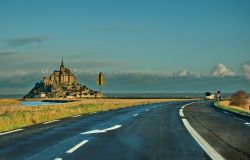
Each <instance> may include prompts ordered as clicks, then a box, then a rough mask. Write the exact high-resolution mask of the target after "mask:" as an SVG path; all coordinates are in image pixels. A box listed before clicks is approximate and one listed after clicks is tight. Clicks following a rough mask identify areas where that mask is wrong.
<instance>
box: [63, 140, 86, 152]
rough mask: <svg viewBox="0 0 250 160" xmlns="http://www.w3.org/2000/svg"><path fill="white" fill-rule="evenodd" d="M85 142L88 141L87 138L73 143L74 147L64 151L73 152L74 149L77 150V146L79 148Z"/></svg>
mask: <svg viewBox="0 0 250 160" xmlns="http://www.w3.org/2000/svg"><path fill="white" fill-rule="evenodd" d="M87 142H88V140H83V141H82V142H80V143H78V144H77V145H75V146H74V147H72V148H71V149H69V150H68V151H67V152H66V153H73V152H74V151H75V150H77V149H78V148H80V147H81V146H83V145H84V144H85V143H87Z"/></svg>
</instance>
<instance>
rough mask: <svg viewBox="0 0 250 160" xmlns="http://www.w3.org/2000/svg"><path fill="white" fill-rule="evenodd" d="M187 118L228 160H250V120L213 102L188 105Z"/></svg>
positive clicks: (185, 109)
mask: <svg viewBox="0 0 250 160" xmlns="http://www.w3.org/2000/svg"><path fill="white" fill-rule="evenodd" d="M184 115H185V118H187V120H188V121H189V123H190V124H191V125H192V127H193V128H194V129H195V130H196V131H197V132H198V133H199V134H200V135H201V136H202V137H203V138H204V139H205V140H206V142H208V143H209V144H210V145H211V146H212V147H213V148H215V149H216V151H217V152H218V153H219V154H220V155H222V156H223V157H224V158H225V159H229V160H240V159H242V160H250V118H248V117H245V116H239V115H237V114H233V113H231V112H228V111H225V110H222V109H219V108H216V107H215V106H213V104H212V102H209V101H204V102H200V103H194V104H192V105H188V106H187V107H185V108H184Z"/></svg>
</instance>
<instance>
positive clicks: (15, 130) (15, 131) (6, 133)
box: [0, 128, 24, 136]
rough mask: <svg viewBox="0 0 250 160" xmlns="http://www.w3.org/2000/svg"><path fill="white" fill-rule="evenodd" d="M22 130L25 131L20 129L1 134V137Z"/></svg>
mask: <svg viewBox="0 0 250 160" xmlns="http://www.w3.org/2000/svg"><path fill="white" fill-rule="evenodd" d="M22 130H24V129H22V128H20V129H16V130H12V131H9V132H3V133H0V136H2V135H6V134H10V133H13V132H18V131H22Z"/></svg>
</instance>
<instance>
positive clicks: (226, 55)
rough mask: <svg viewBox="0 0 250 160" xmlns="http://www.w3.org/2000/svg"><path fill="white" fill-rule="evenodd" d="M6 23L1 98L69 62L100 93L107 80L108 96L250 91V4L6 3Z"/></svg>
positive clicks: (177, 0)
mask: <svg viewBox="0 0 250 160" xmlns="http://www.w3.org/2000/svg"><path fill="white" fill-rule="evenodd" d="M0 19H1V21H0V35H1V37H0V42H1V43H0V57H1V59H0V87H1V90H0V94H4V93H14V92H18V93H25V92H27V90H29V89H30V87H32V86H33V85H34V83H35V82H36V81H39V79H40V78H41V77H42V76H44V75H48V74H49V73H51V72H52V71H53V70H54V69H57V67H58V65H59V64H60V60H61V57H62V56H63V57H64V59H65V64H66V66H67V67H69V68H71V69H72V70H73V71H74V73H75V74H76V75H77V76H78V77H79V81H80V82H81V83H84V84H86V85H87V86H90V87H92V88H97V86H95V81H94V79H95V76H96V74H97V73H98V72H100V71H102V72H104V73H105V74H106V76H107V79H108V80H109V81H110V83H108V84H107V86H106V91H107V92H182V91H183V92H202V91H205V90H216V89H221V90H224V91H227V92H232V91H235V90H237V89H244V90H247V91H250V83H249V81H250V80H249V77H250V76H249V71H250V62H249V61H250V58H249V57H250V56H249V55H250V54H249V52H250V29H249V28H250V21H249V19H250V1H248V0H237V1H236V0H219V1H218V0H189V1H186V0H164V1H163V0H162V1H160V0H151V1H149V0H144V1H142V0H140V1H139V0H126V1H125V0H123V1H122V0H105V1H104V0H60V1H59V0H40V1H39V0H22V1H18V0H1V1H0ZM145 78H146V79H148V80H147V81H146V82H147V83H145ZM124 80H125V81H124ZM211 81H212V82H213V83H214V84H213V85H212V86H211V85H209V84H211ZM120 82H122V84H121V83H120ZM166 83H168V84H169V85H167V86H166V85H165V84H166ZM135 84H136V85H135ZM171 84H172V85H171ZM197 84H199V85H197ZM136 86H137V87H136ZM149 86H150V87H149ZM170 86H171V87H170ZM173 86H174V87H173Z"/></svg>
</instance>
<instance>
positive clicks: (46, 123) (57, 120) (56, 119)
mask: <svg viewBox="0 0 250 160" xmlns="http://www.w3.org/2000/svg"><path fill="white" fill-rule="evenodd" d="M57 121H59V120H57V119H56V120H53V121H49V122H44V123H43V124H49V123H53V122H57Z"/></svg>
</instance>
